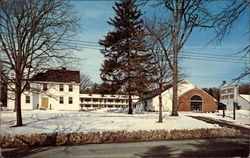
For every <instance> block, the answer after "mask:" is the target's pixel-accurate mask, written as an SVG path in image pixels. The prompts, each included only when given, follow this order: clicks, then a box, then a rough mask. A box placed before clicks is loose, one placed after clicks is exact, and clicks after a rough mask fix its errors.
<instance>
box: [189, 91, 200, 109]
mask: <svg viewBox="0 0 250 158" xmlns="http://www.w3.org/2000/svg"><path fill="white" fill-rule="evenodd" d="M190 109H191V111H202V98H201V97H200V96H198V95H194V96H192V97H191V99H190Z"/></svg>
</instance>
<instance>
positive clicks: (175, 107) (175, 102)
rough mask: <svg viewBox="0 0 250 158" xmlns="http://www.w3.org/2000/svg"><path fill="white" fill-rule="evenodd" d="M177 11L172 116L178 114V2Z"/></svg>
mask: <svg viewBox="0 0 250 158" xmlns="http://www.w3.org/2000/svg"><path fill="white" fill-rule="evenodd" d="M176 5H177V9H176V12H175V13H174V33H173V57H174V61H173V97H172V99H173V100H172V114H171V116H178V111H177V110H178V100H177V96H178V86H177V84H178V51H179V49H178V48H179V45H178V38H179V37H178V35H179V29H180V22H179V21H178V4H176Z"/></svg>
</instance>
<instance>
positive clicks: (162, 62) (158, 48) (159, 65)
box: [145, 18, 172, 123]
mask: <svg viewBox="0 0 250 158" xmlns="http://www.w3.org/2000/svg"><path fill="white" fill-rule="evenodd" d="M145 21H146V23H145V30H146V34H147V37H148V38H147V41H148V44H149V47H150V48H151V50H150V51H151V53H152V55H153V63H154V74H153V79H152V81H153V82H152V84H153V87H154V89H156V90H157V94H158V97H159V120H158V123H162V122H163V119H162V110H163V109H162V107H163V104H162V92H163V91H164V87H165V86H166V85H168V84H170V82H171V79H170V77H171V74H172V69H171V68H170V67H169V65H171V52H170V51H169V49H168V48H166V47H168V46H169V32H168V30H165V29H162V23H161V22H156V18H154V19H153V20H145Z"/></svg>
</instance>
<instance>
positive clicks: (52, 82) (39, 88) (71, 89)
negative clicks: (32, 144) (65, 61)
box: [7, 68, 80, 110]
mask: <svg viewBox="0 0 250 158" xmlns="http://www.w3.org/2000/svg"><path fill="white" fill-rule="evenodd" d="M79 85H80V72H79V71H71V70H66V69H65V68H63V69H60V70H47V71H46V72H43V73H38V74H36V75H34V76H33V77H32V78H31V80H30V83H29V84H28V85H27V87H26V89H25V91H24V92H23V93H22V95H21V108H22V109H24V110H36V109H54V110H79ZM9 89H10V88H9ZM14 99H15V95H14V92H13V91H8V102H7V108H8V109H14V107H15V100H14Z"/></svg>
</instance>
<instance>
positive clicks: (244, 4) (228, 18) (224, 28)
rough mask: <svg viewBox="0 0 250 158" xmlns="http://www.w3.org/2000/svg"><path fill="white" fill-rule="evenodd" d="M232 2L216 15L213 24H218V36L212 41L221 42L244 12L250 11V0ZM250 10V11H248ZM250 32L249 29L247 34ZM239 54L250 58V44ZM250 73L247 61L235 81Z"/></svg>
mask: <svg viewBox="0 0 250 158" xmlns="http://www.w3.org/2000/svg"><path fill="white" fill-rule="evenodd" d="M229 2H230V3H229V4H228V5H226V6H225V7H224V8H222V9H221V11H220V12H218V13H217V14H215V15H214V18H213V20H214V21H213V23H214V24H213V25H215V26H216V29H215V30H216V36H215V37H214V39H213V40H212V41H218V42H219V43H220V42H221V41H222V40H223V39H224V38H225V37H226V36H227V35H229V34H230V33H231V31H232V30H233V26H234V25H235V24H236V23H237V22H238V20H239V19H240V17H241V16H242V15H244V13H248V12H249V9H248V8H249V5H250V2H249V1H248V0H242V1H229ZM247 11H248V12H247ZM248 21H249V23H250V18H249V20H248ZM249 33H250V32H249V31H248V32H247V34H249ZM238 53H239V54H242V58H250V44H248V45H247V46H246V47H245V48H243V49H242V50H241V51H240V52H238ZM249 75H250V65H249V62H248V63H246V66H245V70H244V71H243V73H242V74H240V75H239V76H238V77H236V78H234V79H233V82H235V81H240V80H241V79H243V78H245V77H246V76H249Z"/></svg>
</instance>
